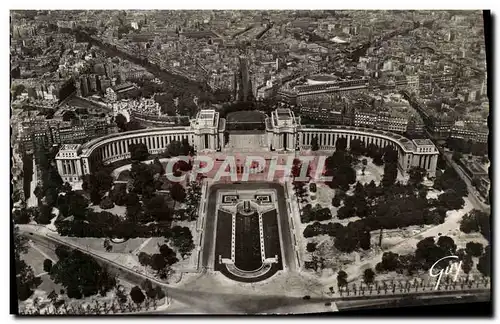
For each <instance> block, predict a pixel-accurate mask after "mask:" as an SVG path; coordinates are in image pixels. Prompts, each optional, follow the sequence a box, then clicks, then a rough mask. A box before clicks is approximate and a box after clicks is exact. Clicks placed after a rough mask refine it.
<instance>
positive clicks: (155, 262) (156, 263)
mask: <svg viewBox="0 0 500 324" xmlns="http://www.w3.org/2000/svg"><path fill="white" fill-rule="evenodd" d="M166 266H167V262H166V261H165V258H164V257H163V255H161V254H159V253H157V254H153V255H152V256H151V268H153V269H154V270H156V271H159V270H162V269H164V268H165V267H166Z"/></svg>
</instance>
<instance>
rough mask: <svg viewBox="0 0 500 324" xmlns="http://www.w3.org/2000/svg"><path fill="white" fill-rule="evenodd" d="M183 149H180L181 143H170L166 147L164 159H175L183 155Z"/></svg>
mask: <svg viewBox="0 0 500 324" xmlns="http://www.w3.org/2000/svg"><path fill="white" fill-rule="evenodd" d="M183 151H184V149H183V147H182V143H181V142H179V141H171V142H170V143H168V145H167V149H166V150H165V153H164V155H165V157H167V158H170V157H175V156H179V155H181V154H182V153H183Z"/></svg>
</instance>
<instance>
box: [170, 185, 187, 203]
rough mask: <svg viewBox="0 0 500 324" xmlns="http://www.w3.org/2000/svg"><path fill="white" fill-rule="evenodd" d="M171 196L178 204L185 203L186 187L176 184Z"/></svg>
mask: <svg viewBox="0 0 500 324" xmlns="http://www.w3.org/2000/svg"><path fill="white" fill-rule="evenodd" d="M170 196H171V197H172V199H173V200H175V201H177V202H184V200H185V199H186V190H184V187H183V186H182V185H181V184H180V183H178V182H175V183H174V184H173V185H172V187H171V188H170Z"/></svg>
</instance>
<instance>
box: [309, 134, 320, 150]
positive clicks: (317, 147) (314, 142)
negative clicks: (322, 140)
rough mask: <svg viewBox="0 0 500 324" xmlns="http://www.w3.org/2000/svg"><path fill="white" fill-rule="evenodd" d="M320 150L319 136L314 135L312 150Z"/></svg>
mask: <svg viewBox="0 0 500 324" xmlns="http://www.w3.org/2000/svg"><path fill="white" fill-rule="evenodd" d="M317 150H319V145H318V136H317V135H316V136H313V138H312V140H311V151H317Z"/></svg>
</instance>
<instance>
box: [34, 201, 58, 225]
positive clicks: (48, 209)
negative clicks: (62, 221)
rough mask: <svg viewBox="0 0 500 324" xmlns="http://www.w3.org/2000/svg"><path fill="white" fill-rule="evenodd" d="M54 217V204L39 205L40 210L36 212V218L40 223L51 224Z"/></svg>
mask: <svg viewBox="0 0 500 324" xmlns="http://www.w3.org/2000/svg"><path fill="white" fill-rule="evenodd" d="M53 217H54V214H52V206H48V205H41V206H40V207H39V212H38V213H36V214H35V220H36V222H37V223H38V224H50V221H51V219H52V218H53Z"/></svg>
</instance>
